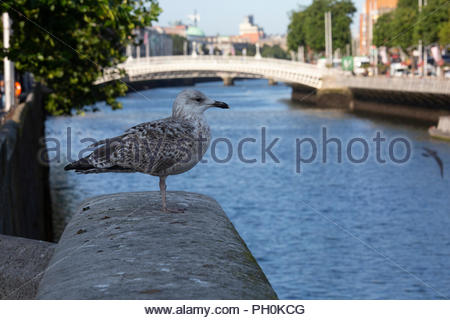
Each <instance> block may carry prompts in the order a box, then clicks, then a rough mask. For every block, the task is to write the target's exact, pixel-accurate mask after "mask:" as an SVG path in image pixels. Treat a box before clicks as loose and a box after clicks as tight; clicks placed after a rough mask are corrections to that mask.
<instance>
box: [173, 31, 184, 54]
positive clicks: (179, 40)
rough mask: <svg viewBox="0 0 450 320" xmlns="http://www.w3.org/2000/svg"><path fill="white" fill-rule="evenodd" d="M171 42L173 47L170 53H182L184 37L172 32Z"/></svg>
mask: <svg viewBox="0 0 450 320" xmlns="http://www.w3.org/2000/svg"><path fill="white" fill-rule="evenodd" d="M171 38H172V43H173V47H172V48H173V49H172V54H173V55H174V56H180V55H183V54H184V43H185V41H186V38H185V37H182V36H179V35H177V34H172V35H171Z"/></svg>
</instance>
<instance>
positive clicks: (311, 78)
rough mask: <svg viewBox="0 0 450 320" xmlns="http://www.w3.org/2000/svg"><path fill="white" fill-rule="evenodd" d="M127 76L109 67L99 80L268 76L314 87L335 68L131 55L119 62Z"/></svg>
mask: <svg viewBox="0 0 450 320" xmlns="http://www.w3.org/2000/svg"><path fill="white" fill-rule="evenodd" d="M118 69H123V70H125V72H126V75H125V76H123V75H120V74H119V73H118V72H117V69H108V70H106V71H105V73H104V75H103V77H102V78H100V79H99V80H98V81H97V83H98V84H99V83H104V82H108V81H111V80H115V79H120V78H123V79H124V80H126V81H130V82H133V81H143V80H156V79H175V78H209V77H220V78H223V79H224V81H225V80H227V79H228V80H230V79H233V78H238V77H239V78H267V79H272V80H275V81H282V82H289V83H296V84H301V85H304V86H308V87H312V88H317V89H318V88H321V87H322V85H323V78H324V76H326V75H330V74H331V73H332V70H329V69H327V68H321V67H318V66H316V65H312V64H307V63H301V62H295V61H289V60H281V59H269V58H255V57H246V56H195V57H194V56H159V57H144V58H134V59H133V58H128V60H127V61H126V62H125V63H122V64H120V65H118Z"/></svg>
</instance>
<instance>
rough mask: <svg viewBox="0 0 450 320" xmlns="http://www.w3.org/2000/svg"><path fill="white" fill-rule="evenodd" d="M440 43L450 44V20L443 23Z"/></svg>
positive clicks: (440, 31)
mask: <svg viewBox="0 0 450 320" xmlns="http://www.w3.org/2000/svg"><path fill="white" fill-rule="evenodd" d="M439 43H440V44H442V45H447V44H450V21H447V22H445V23H443V24H442V25H441V29H440V30H439Z"/></svg>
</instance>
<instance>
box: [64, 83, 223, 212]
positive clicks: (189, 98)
mask: <svg viewBox="0 0 450 320" xmlns="http://www.w3.org/2000/svg"><path fill="white" fill-rule="evenodd" d="M211 107H217V108H222V109H228V108H229V106H228V105H227V104H226V103H225V102H221V101H215V100H213V99H211V98H208V97H207V96H206V95H205V94H203V93H202V92H200V91H198V90H193V89H187V90H183V91H182V92H180V93H179V94H178V95H177V97H176V99H175V101H174V103H173V107H172V116H170V117H168V118H164V119H160V120H155V121H151V122H145V123H141V124H138V125H136V126H134V127H131V128H130V129H128V130H126V131H125V132H124V133H123V134H122V135H120V136H117V137H114V138H109V139H104V140H100V141H98V142H96V143H94V144H92V145H91V146H90V147H91V148H93V149H94V150H93V152H92V153H91V154H89V155H88V156H86V157H84V158H81V159H79V160H78V161H75V162H72V163H69V164H68V165H66V166H65V167H64V170H75V172H78V173H103V172H141V173H145V174H149V175H152V176H157V177H159V188H160V192H161V200H162V210H163V212H183V210H182V209H181V210H180V209H169V208H167V203H166V178H167V176H169V175H176V174H180V173H183V172H186V171H188V170H190V169H192V168H193V167H194V166H195V165H196V164H197V163H198V162H199V161H200V160H201V159H202V157H203V155H204V154H205V152H206V150H207V149H208V147H209V144H210V140H211V134H210V129H209V125H208V123H207V122H206V118H205V116H204V114H203V113H204V112H205V111H206V110H207V109H209V108H211Z"/></svg>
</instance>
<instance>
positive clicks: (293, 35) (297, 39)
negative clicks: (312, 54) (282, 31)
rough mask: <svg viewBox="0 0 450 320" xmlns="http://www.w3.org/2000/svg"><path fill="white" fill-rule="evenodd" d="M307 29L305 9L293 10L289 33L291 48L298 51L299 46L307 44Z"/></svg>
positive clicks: (289, 45) (288, 39) (288, 42)
mask: <svg viewBox="0 0 450 320" xmlns="http://www.w3.org/2000/svg"><path fill="white" fill-rule="evenodd" d="M305 29H306V25H305V13H304V12H303V11H297V12H296V11H292V12H291V14H290V23H289V25H288V35H287V45H288V48H289V50H292V51H295V52H297V49H298V47H299V46H306V36H305Z"/></svg>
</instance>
